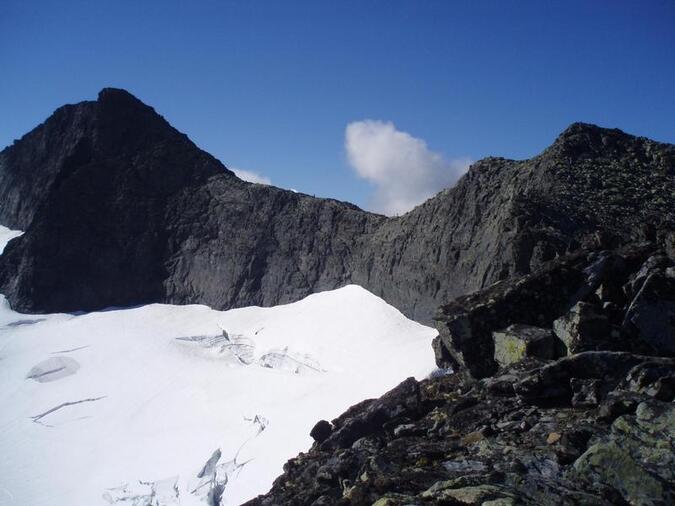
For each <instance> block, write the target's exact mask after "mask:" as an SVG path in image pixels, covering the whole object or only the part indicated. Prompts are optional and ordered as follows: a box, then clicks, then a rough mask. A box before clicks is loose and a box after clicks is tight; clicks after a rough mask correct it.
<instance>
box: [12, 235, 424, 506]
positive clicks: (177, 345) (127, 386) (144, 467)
mask: <svg viewBox="0 0 675 506" xmlns="http://www.w3.org/2000/svg"><path fill="white" fill-rule="evenodd" d="M13 235H16V234H15V233H14V232H10V231H8V230H7V229H5V228H4V227H3V228H1V229H0V250H1V249H2V248H3V247H4V243H2V242H1V241H3V240H9V239H10V238H11V237H13ZM221 329H226V331H227V337H225V336H224V335H223V332H222V330H221ZM435 333H436V332H435V330H433V329H431V328H428V327H424V326H422V325H419V324H417V323H415V322H412V321H410V320H408V319H406V318H405V317H404V316H403V315H402V314H401V313H400V312H399V311H397V310H396V309H394V308H393V307H391V306H389V305H388V304H386V303H385V302H384V301H383V300H381V299H380V298H378V297H376V296H374V295H373V294H371V293H369V292H367V291H366V290H364V289H362V288H360V287H358V286H354V285H352V286H347V287H344V288H341V289H339V290H335V291H332V292H324V293H319V294H316V295H311V296H309V297H307V298H306V299H304V300H302V301H299V302H296V303H293V304H288V305H285V306H277V307H273V308H258V307H250V308H244V309H236V310H231V311H225V312H222V311H214V310H212V309H209V308H208V307H205V306H196V305H195V306H170V305H160V304H153V305H149V306H143V307H138V308H132V309H120V310H109V311H102V312H97V313H89V314H81V315H72V314H50V315H23V314H19V313H16V312H14V311H12V310H11V309H10V307H9V306H8V304H7V303H6V301H5V299H4V297H2V296H0V406H1V409H0V455H1V456H2V457H1V458H0V504H16V505H50V506H51V505H93V504H104V505H105V504H108V503H114V504H120V505H141V504H142V505H145V504H152V505H155V504H162V505H164V504H167V505H169V504H171V505H174V504H181V505H190V504H207V503H208V500H209V494H214V493H217V492H218V491H220V490H221V489H223V488H224V494H223V503H224V504H238V503H240V502H242V501H244V500H246V499H249V498H251V497H253V496H255V495H257V494H259V493H262V492H265V491H266V490H267V489H268V488H269V487H270V486H271V483H272V480H273V479H274V478H275V477H276V476H277V475H278V474H280V472H281V466H282V465H283V463H284V462H285V461H286V460H287V459H288V458H290V457H292V456H294V455H295V454H297V453H298V452H299V451H303V450H306V449H307V448H308V447H309V446H310V444H311V439H310V438H309V436H308V433H309V431H310V429H311V427H312V425H313V424H314V423H315V422H316V421H317V420H319V419H322V418H324V419H329V420H330V419H331V418H333V417H335V416H337V415H338V414H340V413H341V412H342V411H344V410H345V408H347V407H348V406H350V405H352V404H354V403H356V402H358V401H360V400H362V399H365V398H367V397H374V396H378V395H380V394H382V393H383V392H385V391H386V390H387V389H389V388H391V387H393V386H395V385H396V384H398V383H399V382H400V381H401V380H403V379H404V378H406V377H407V376H411V375H412V376H416V377H418V378H421V377H423V376H425V375H427V374H428V373H429V372H431V371H432V370H433V368H434V359H433V353H432V352H431V347H430V346H429V345H430V342H431V339H432V338H433V337H434V335H435ZM214 491H215V492H214Z"/></svg>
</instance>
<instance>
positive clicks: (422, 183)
mask: <svg viewBox="0 0 675 506" xmlns="http://www.w3.org/2000/svg"><path fill="white" fill-rule="evenodd" d="M345 149H346V151H347V157H348V160H349V163H350V165H351V166H352V168H353V169H354V170H355V171H356V173H357V174H358V175H359V176H360V177H362V178H363V179H366V180H368V181H370V182H372V183H373V184H374V185H375V194H374V195H373V201H372V207H373V210H374V211H377V212H380V213H383V214H386V215H390V216H391V215H397V214H403V213H405V212H407V211H409V210H411V209H412V208H413V207H415V206H416V205H418V204H421V203H422V202H424V201H425V200H427V199H428V198H429V197H431V196H433V195H434V194H436V193H438V192H439V191H440V190H442V189H443V188H447V187H448V186H451V185H453V184H454V183H455V182H456V181H457V179H459V177H460V176H461V175H462V174H464V172H466V169H467V168H468V166H469V164H470V160H468V159H458V160H446V159H445V158H444V157H443V156H442V155H440V154H438V153H434V152H433V151H431V150H430V149H429V148H428V147H427V144H426V143H425V142H424V141H423V140H422V139H418V138H416V137H413V136H412V135H410V134H408V133H406V132H402V131H400V130H397V129H396V126H395V125H394V124H393V123H392V122H384V121H378V120H363V121H354V122H352V123H349V124H348V125H347V128H346V129H345Z"/></svg>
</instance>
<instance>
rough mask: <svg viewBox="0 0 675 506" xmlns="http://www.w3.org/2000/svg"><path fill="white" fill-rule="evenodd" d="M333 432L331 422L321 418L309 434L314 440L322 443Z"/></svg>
mask: <svg viewBox="0 0 675 506" xmlns="http://www.w3.org/2000/svg"><path fill="white" fill-rule="evenodd" d="M331 432H333V426H332V425H331V424H330V422H328V421H326V420H319V421H318V422H316V424H315V425H314V427H312V430H311V431H310V432H309V435H310V436H311V438H312V439H313V440H314V441H316V442H317V443H319V444H321V443H323V442H324V441H325V440H326V439H328V436H330V433H331Z"/></svg>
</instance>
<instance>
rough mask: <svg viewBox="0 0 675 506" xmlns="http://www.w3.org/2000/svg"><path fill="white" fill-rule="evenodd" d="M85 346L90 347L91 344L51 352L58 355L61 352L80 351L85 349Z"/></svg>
mask: <svg viewBox="0 0 675 506" xmlns="http://www.w3.org/2000/svg"><path fill="white" fill-rule="evenodd" d="M85 348H89V345H88V344H86V345H84V346H79V347H77V348H71V349H69V350H61V351H53V352H52V353H51V354H52V355H58V354H60V353H72V352H73V351H79V350H84V349H85Z"/></svg>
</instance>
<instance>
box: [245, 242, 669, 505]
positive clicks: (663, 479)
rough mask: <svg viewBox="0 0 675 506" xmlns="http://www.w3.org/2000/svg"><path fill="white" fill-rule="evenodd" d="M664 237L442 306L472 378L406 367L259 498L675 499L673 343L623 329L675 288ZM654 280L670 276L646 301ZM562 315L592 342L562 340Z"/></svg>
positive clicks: (451, 349) (401, 501)
mask: <svg viewBox="0 0 675 506" xmlns="http://www.w3.org/2000/svg"><path fill="white" fill-rule="evenodd" d="M662 247H663V243H660V244H655V243H653V242H652V243H641V244H637V245H629V246H625V247H623V248H620V249H618V250H613V251H580V252H578V253H575V254H573V255H569V256H567V257H563V258H560V259H557V260H555V261H552V262H551V263H549V264H548V265H546V266H545V267H543V268H542V269H539V270H537V271H535V272H534V273H532V274H530V275H528V276H525V277H522V278H517V279H513V280H511V281H504V282H501V283H499V284H498V285H495V286H493V287H490V288H488V289H487V290H484V291H481V292H478V293H476V294H473V295H470V296H467V297H463V298H460V299H459V300H458V301H456V302H455V303H451V304H449V305H446V306H444V307H443V308H441V310H440V311H439V326H440V327H441V332H442V334H441V335H442V336H444V337H441V339H439V340H438V341H437V342H436V350H437V354H440V355H442V358H443V360H447V361H449V362H450V363H451V364H452V365H453V366H454V367H457V368H459V372H465V374H442V371H440V373H439V374H434V375H432V377H430V378H428V379H426V380H424V381H421V382H417V381H415V380H414V379H412V378H409V379H407V380H405V381H404V382H403V383H401V384H400V385H399V386H397V387H396V388H394V389H393V390H392V391H390V392H388V393H387V394H385V395H384V396H382V397H381V398H379V399H374V400H368V401H364V402H362V403H360V404H358V405H356V406H353V407H352V408H350V409H349V410H347V411H346V412H345V413H344V414H343V415H341V416H340V417H338V418H337V419H336V420H333V422H332V423H329V422H327V421H323V422H321V424H322V427H323V429H324V432H323V433H322V435H321V436H322V437H321V438H315V443H314V445H313V446H312V447H311V448H310V449H309V451H308V452H307V453H301V454H300V455H298V456H297V457H296V458H294V459H291V460H290V461H289V462H288V463H287V464H286V465H285V466H284V473H283V474H282V475H281V476H280V477H279V478H278V479H277V480H276V481H275V482H274V485H273V487H272V489H271V490H270V492H269V493H268V494H266V495H264V496H260V497H258V498H256V499H254V500H252V501H250V503H248V504H250V505H251V506H253V505H259V506H269V505H278V504H284V505H286V504H288V505H347V504H354V505H370V504H377V505H388V506H398V505H401V506H403V505H425V504H452V505H455V504H457V505H459V504H466V505H482V506H486V505H516V504H528V505H530V504H531V505H541V504H569V505H577V504H584V505H615V504H654V505H657V504H663V505H665V504H672V503H673V502H674V501H675V474H673V473H674V471H673V470H674V469H675V402H674V397H675V357H673V354H672V353H671V351H670V345H671V344H672V342H671V340H669V339H668V338H664V339H662V340H659V341H654V340H653V339H651V337H652V334H650V333H649V332H647V333H645V332H644V331H641V330H640V329H639V328H638V327H633V326H632V325H633V323H630V324H629V323H627V324H626V325H624V322H628V321H629V320H627V319H626V317H625V314H627V313H630V311H631V310H630V308H631V307H633V306H634V304H635V303H636V299H637V300H638V301H640V300H645V301H646V300H649V302H648V303H647V302H645V304H652V305H655V306H656V307H662V305H661V304H665V303H666V301H667V300H668V297H669V296H670V289H671V288H672V286H673V285H672V284H671V283H675V279H673V278H672V277H669V274H668V273H669V272H670V271H668V269H669V268H670V265H671V262H670V260H668V261H666V260H665V259H664V256H666V255H665V250H666V249H667V248H662ZM650 276H660V277H659V279H661V280H662V281H663V282H664V283H665V285H664V286H660V285H659V287H660V288H659V290H658V291H656V290H655V291H654V292H650V293H652V296H650V297H649V298H645V299H642V298H641V295H640V293H641V289H642V287H643V286H648V285H647V284H646V283H647V280H648V279H650ZM641 278H643V279H642V281H640V279H641ZM666 280H668V281H666ZM610 284H611V285H612V286H614V285H615V284H618V286H619V287H620V289H621V293H623V294H624V295H623V296H622V297H619V296H618V294H616V293H614V292H613V290H614V288H612V289H608V288H607V287H608V286H609V285H610ZM603 286H604V287H605V288H606V289H602V287H603ZM603 294H604V295H607V296H608V297H609V298H610V299H612V301H611V302H610V301H607V300H604V296H603ZM608 294H611V295H608ZM660 296H663V297H664V300H661V299H660ZM621 300H623V302H621ZM611 304H616V305H617V307H614V306H612V305H611ZM645 310H646V312H647V314H651V313H649V312H650V311H652V308H651V307H649V308H648V307H647V306H645ZM598 320H602V323H601V324H599V323H598ZM556 322H557V323H556ZM560 322H563V323H564V325H563V324H562V323H560ZM534 324H537V325H539V326H538V327H535V326H533V325H534ZM554 325H555V326H556V327H557V328H558V329H559V330H558V332H559V333H561V334H562V331H560V328H564V336H565V339H567V338H569V339H568V341H567V342H568V343H585V344H588V345H589V346H578V347H577V346H571V345H570V346H567V347H562V348H561V347H559V345H560V344H562V343H561V342H557V343H556V339H557V338H554V334H553V327H554ZM650 328H651V327H650ZM497 329H501V330H497ZM614 331H619V333H620V334H621V337H616V336H615V337H613V338H611V339H610V338H608V337H609V336H608V335H605V334H609V333H611V332H614ZM598 333H599V334H603V335H598ZM659 335H662V336H667V335H668V334H667V333H665V334H659ZM492 340H494V342H493V344H492V346H488V343H489V342H491V341H492ZM472 347H476V348H478V349H480V350H482V351H483V352H484V353H485V354H486V355H484V356H483V355H480V354H477V353H475V352H472V351H471V348H472ZM587 347H590V348H592V349H591V350H586V348H587ZM509 348H511V350H509ZM492 354H494V358H496V359H497V361H496V363H495V362H494V360H493V355H492ZM556 355H557V358H556ZM443 360H441V362H442V363H441V364H440V365H448V364H447V363H446V362H443ZM478 373H480V374H478ZM481 376H482V379H476V378H479V377H481Z"/></svg>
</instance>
